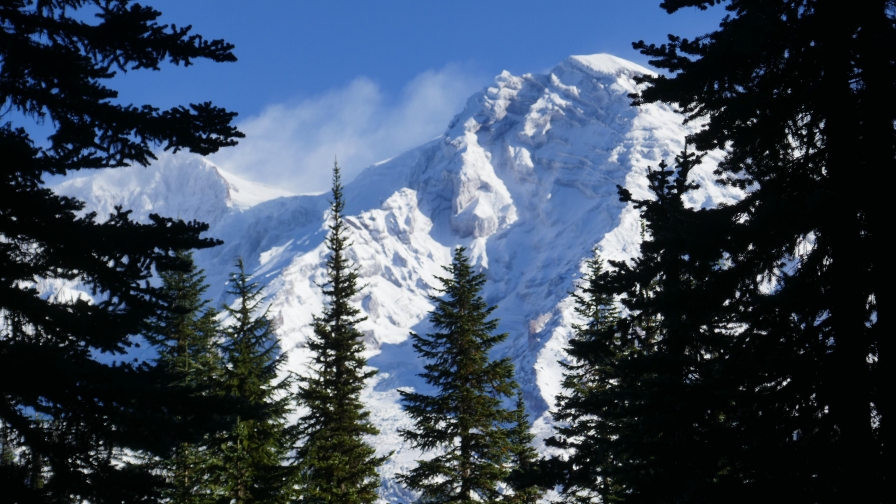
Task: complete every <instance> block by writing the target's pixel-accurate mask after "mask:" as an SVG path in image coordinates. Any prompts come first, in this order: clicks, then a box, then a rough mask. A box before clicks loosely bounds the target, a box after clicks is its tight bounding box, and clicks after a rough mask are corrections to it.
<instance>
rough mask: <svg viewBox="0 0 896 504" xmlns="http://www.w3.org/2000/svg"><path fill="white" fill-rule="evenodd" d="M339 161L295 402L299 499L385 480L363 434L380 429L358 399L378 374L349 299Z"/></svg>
mask: <svg viewBox="0 0 896 504" xmlns="http://www.w3.org/2000/svg"><path fill="white" fill-rule="evenodd" d="M344 209H345V200H344V199H343V193H342V183H341V180H340V174H339V166H338V165H336V164H334V166H333V200H332V201H331V206H330V225H329V229H330V232H329V234H328V235H327V241H326V243H327V248H328V250H329V252H330V255H329V257H328V258H327V283H326V284H325V286H324V290H323V292H324V295H326V296H327V298H329V301H328V303H327V306H326V308H325V309H324V313H323V314H322V315H320V316H316V317H315V318H314V336H313V337H312V338H310V339H309V341H308V348H309V349H310V350H311V352H312V361H311V365H310V367H309V370H308V372H309V374H308V375H307V376H304V377H302V379H301V383H300V385H299V392H298V402H299V405H300V406H303V407H304V408H306V409H307V412H306V413H305V414H304V416H303V417H302V418H301V420H300V422H299V431H300V432H301V434H302V441H301V443H300V444H299V446H298V448H297V450H296V454H297V459H298V463H299V466H300V469H301V488H300V491H301V494H302V500H303V501H308V502H336V503H340V504H342V503H345V504H349V503H370V502H374V501H375V500H376V498H377V494H376V491H377V489H378V488H379V485H380V479H379V476H378V473H377V469H378V468H379V467H380V466H381V465H382V464H383V462H385V461H386V459H387V458H388V457H376V456H375V450H374V449H373V447H371V446H370V445H369V444H368V443H367V442H366V441H365V440H364V437H365V436H373V435H376V434H378V433H379V430H378V429H377V428H376V427H374V426H373V424H372V423H371V422H370V419H369V417H370V413H369V412H368V411H367V410H365V409H364V404H363V403H362V402H361V391H362V390H363V388H364V382H365V380H367V379H368V378H371V377H372V376H374V375H375V374H376V371H375V370H372V369H368V370H365V369H364V368H365V366H366V364H367V359H365V358H364V355H363V352H364V342H363V339H362V338H363V335H362V334H361V332H360V331H359V330H358V329H357V327H356V326H357V324H358V323H359V322H361V321H363V320H365V319H364V318H362V317H359V316H358V315H359V313H360V310H358V309H357V308H355V307H354V306H352V305H351V299H352V298H353V297H355V296H356V295H357V294H358V291H359V286H358V273H357V271H356V270H355V269H354V268H353V267H352V266H351V263H350V260H349V258H348V256H347V253H348V248H349V247H350V246H351V244H350V242H349V241H348V236H347V234H348V227H347V224H346V222H345V220H344V218H343V212H344Z"/></svg>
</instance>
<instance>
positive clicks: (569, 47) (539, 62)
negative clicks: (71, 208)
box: [35, 0, 725, 193]
mask: <svg viewBox="0 0 896 504" xmlns="http://www.w3.org/2000/svg"><path fill="white" fill-rule="evenodd" d="M140 3H144V4H147V5H151V6H153V7H154V8H156V9H157V10H159V11H160V12H161V13H162V16H161V18H160V22H161V23H166V24H174V25H177V26H185V25H187V24H189V25H192V27H193V32H195V33H198V34H200V35H202V36H203V37H204V38H206V39H210V40H211V39H218V38H221V39H224V40H226V41H228V42H231V43H233V44H234V45H235V46H236V48H235V50H234V53H235V54H236V56H237V58H238V60H239V61H237V62H236V63H226V64H217V63H212V62H208V61H198V62H196V64H195V65H193V66H191V67H189V68H182V67H173V66H171V65H164V66H163V67H162V69H161V71H159V72H151V71H131V72H127V73H122V74H119V76H117V77H116V78H115V79H114V80H113V81H112V82H111V83H110V87H112V88H113V89H117V90H119V91H121V93H120V96H119V101H121V102H124V103H134V104H138V105H139V104H143V103H150V104H152V105H154V106H158V107H161V108H169V107H173V106H176V105H180V104H186V103H196V102H204V101H212V102H213V103H214V104H215V105H218V106H223V107H225V108H227V109H229V110H233V111H236V112H238V113H239V116H238V117H237V120H236V124H237V125H238V126H239V127H240V128H241V129H242V130H243V131H244V132H245V133H246V134H247V138H246V139H244V140H242V141H241V144H242V146H241V147H236V148H230V149H225V150H224V151H222V152H221V153H219V154H217V155H214V156H211V157H210V159H211V160H212V161H213V162H215V163H218V164H220V165H221V166H222V168H224V169H227V170H230V171H233V172H234V173H235V174H237V175H239V176H241V177H244V178H247V179H250V180H254V181H258V182H262V183H266V184H269V185H279V186H281V187H284V188H286V189H289V190H291V191H293V192H297V193H305V192H317V191H321V190H325V189H326V188H327V187H328V184H329V169H330V167H331V166H332V160H333V157H334V156H337V157H338V158H339V159H340V161H341V164H342V165H343V168H344V173H345V176H346V181H347V182H348V181H350V180H351V179H352V178H353V177H354V176H355V175H356V174H357V173H358V172H359V171H360V170H361V169H362V168H364V167H366V166H368V165H369V164H371V163H374V162H377V161H379V160H382V159H385V158H388V157H392V156H395V155H397V154H400V153H401V152H403V151H405V150H407V149H409V148H413V147H415V146H417V145H419V144H421V143H423V142H425V141H427V140H429V139H431V138H433V137H436V136H438V135H439V134H441V133H443V132H444V130H445V127H446V126H447V124H448V122H449V121H450V120H451V118H452V117H453V116H454V115H455V114H457V113H459V112H461V111H462V109H463V106H464V103H465V101H466V99H467V98H468V97H469V96H470V95H472V94H473V93H475V92H477V91H480V90H482V89H484V88H485V87H487V86H488V85H490V84H491V83H492V82H493V79H494V76H496V75H498V74H500V73H501V71H503V70H508V71H510V72H511V73H512V74H514V75H522V74H524V73H545V72H546V71H548V70H549V69H550V68H553V67H554V66H555V65H557V64H559V63H560V62H561V61H563V60H564V59H566V58H567V57H568V56H570V55H574V54H595V53H602V52H605V53H610V54H613V55H615V56H619V57H621V58H624V59H628V60H631V61H633V62H635V63H638V64H641V65H644V66H647V65H648V64H647V59H646V58H644V57H643V56H641V55H640V54H639V53H638V52H636V51H634V50H633V49H632V48H631V43H632V42H633V41H636V40H641V39H643V40H645V41H648V42H653V43H663V42H665V41H666V34H667V33H674V34H677V35H682V36H686V37H694V36H696V35H701V34H704V33H708V32H710V31H712V30H714V29H715V28H716V27H717V26H718V23H719V20H721V18H722V17H723V16H724V14H725V12H724V10H723V8H721V7H716V8H713V9H710V10H709V11H706V12H704V11H699V10H697V9H696V8H689V9H683V10H682V11H680V12H678V13H676V14H674V15H669V14H667V13H666V12H665V11H664V10H663V9H661V8H660V7H659V4H660V0H599V1H593V0H556V1H553V2H550V3H545V2H539V1H534V0H517V1H511V0H489V1H485V2H483V1H474V0H453V1H451V2H431V1H408V0H379V1H377V2H361V1H357V0H354V1H350V0H330V1H328V2H316V1H286V0H261V1H258V2H244V1H239V0H189V1H183V0H145V1H143V2H140ZM39 130H40V128H38V131H39ZM39 136H40V135H39V134H37V135H35V137H36V139H37V140H40V138H39ZM318 165H320V166H319V169H318V168H315V167H318Z"/></svg>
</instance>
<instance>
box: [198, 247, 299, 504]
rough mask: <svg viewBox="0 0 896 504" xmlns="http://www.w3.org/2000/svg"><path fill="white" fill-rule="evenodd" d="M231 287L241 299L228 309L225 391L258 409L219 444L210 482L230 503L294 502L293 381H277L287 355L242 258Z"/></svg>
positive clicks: (237, 422)
mask: <svg viewBox="0 0 896 504" xmlns="http://www.w3.org/2000/svg"><path fill="white" fill-rule="evenodd" d="M229 284H230V290H229V291H228V292H229V293H230V294H231V295H233V296H235V297H236V298H237V299H238V301H237V302H236V305H235V306H232V307H230V306H229V307H226V308H225V309H226V310H227V313H228V314H229V315H230V317H231V318H232V323H231V324H230V325H228V326H227V327H226V328H225V330H224V342H223V344H222V352H223V355H224V363H225V366H226V367H225V370H224V372H223V376H222V383H221V388H222V390H221V392H222V393H224V394H228V395H231V396H234V397H236V398H238V399H241V400H242V401H245V403H247V405H248V406H249V408H251V409H252V410H254V411H252V413H251V414H250V415H249V416H247V415H243V416H240V417H238V418H237V419H236V424H235V425H234V426H233V427H232V428H231V429H230V430H229V431H228V432H226V433H225V434H224V435H222V436H219V437H218V438H217V439H216V440H215V443H214V445H213V452H214V453H215V455H216V460H217V462H218V464H219V465H217V466H216V467H215V468H214V469H215V473H214V474H213V475H212V477H211V479H212V482H213V483H214V484H215V486H216V487H217V491H218V492H219V493H221V494H222V495H223V496H224V501H225V502H232V503H235V504H252V503H266V504H276V503H285V502H290V501H291V500H292V497H293V487H294V484H295V478H294V476H295V470H294V468H293V467H291V466H290V465H285V462H286V459H287V455H288V451H289V449H290V447H291V446H292V444H293V442H294V440H293V438H292V433H291V429H290V428H289V427H288V425H287V419H286V417H287V415H288V414H289V413H290V412H291V411H292V396H291V388H292V379H291V378H289V377H287V378H284V379H282V380H280V381H277V379H278V375H279V374H280V371H281V368H282V367H283V364H284V362H285V359H286V355H285V354H283V353H282V352H281V351H280V345H279V342H278V340H277V336H276V335H275V334H274V332H273V328H272V327H271V320H270V318H269V317H268V314H267V312H264V313H259V309H260V306H261V303H262V301H263V298H262V293H261V287H260V286H259V285H258V284H257V283H254V282H251V281H250V279H249V275H247V274H246V271H245V269H244V268H243V261H242V260H239V261H238V262H237V271H236V272H234V273H231V274H230V282H229Z"/></svg>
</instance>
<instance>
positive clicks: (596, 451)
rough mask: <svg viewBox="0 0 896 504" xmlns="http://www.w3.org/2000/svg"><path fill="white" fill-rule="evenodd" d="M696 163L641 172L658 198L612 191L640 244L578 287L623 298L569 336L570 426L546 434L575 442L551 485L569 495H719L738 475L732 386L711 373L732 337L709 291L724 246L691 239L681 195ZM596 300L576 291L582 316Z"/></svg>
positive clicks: (566, 403)
mask: <svg viewBox="0 0 896 504" xmlns="http://www.w3.org/2000/svg"><path fill="white" fill-rule="evenodd" d="M699 161H700V157H699V156H696V155H695V154H693V153H687V152H685V153H683V154H682V155H680V156H678V157H677V158H676V166H675V167H674V168H670V167H668V166H667V165H666V164H665V163H661V164H660V167H659V169H658V170H649V173H648V181H649V184H650V188H651V189H652V191H653V193H654V196H655V198H654V199H649V200H634V199H632V197H631V194H629V193H628V192H627V191H626V190H624V189H620V192H621V196H622V199H623V201H631V202H633V203H634V205H635V207H636V208H638V209H640V210H641V212H642V215H643V218H644V223H645V226H646V230H645V231H646V232H645V241H644V242H643V243H642V245H641V255H640V256H639V257H638V258H636V259H635V260H634V261H632V263H624V262H614V263H613V265H614V266H615V268H616V269H615V270H614V271H613V272H612V273H610V274H602V275H599V276H594V275H592V277H591V278H590V279H589V280H590V281H589V285H590V288H588V289H586V291H588V290H590V291H592V292H594V293H596V295H597V299H601V298H602V299H603V302H604V303H608V302H612V299H613V298H614V297H616V296H619V300H620V302H621V303H622V304H623V305H624V306H625V308H626V311H627V313H626V315H625V316H624V317H620V318H616V317H615V315H614V317H613V318H616V319H615V320H608V321H606V322H608V323H607V324H606V325H605V326H604V327H603V328H602V330H586V331H583V329H587V327H585V328H583V327H579V328H577V336H576V338H574V339H573V340H572V342H571V346H570V354H571V356H573V357H574V359H575V360H574V363H573V364H572V365H571V366H569V367H568V368H567V369H568V370H569V372H568V374H567V377H566V378H567V380H566V381H565V383H564V385H565V387H566V388H567V389H568V390H569V391H568V392H567V393H566V395H562V396H561V397H560V401H559V402H560V409H559V411H558V413H557V415H556V418H557V419H558V420H560V421H561V422H565V423H566V426H564V427H561V428H560V429H559V434H560V435H559V436H556V437H555V438H553V439H552V440H551V441H550V444H553V445H555V446H559V447H563V448H568V449H571V452H572V453H570V454H569V457H568V459H563V458H561V459H559V460H556V461H554V463H553V466H554V467H555V468H558V469H559V470H558V471H557V472H556V473H555V474H554V477H555V481H554V483H557V484H560V485H561V486H562V487H563V491H564V493H565V494H566V495H567V496H569V498H570V499H571V500H574V501H578V502H617V501H618V502H657V503H660V502H670V499H695V500H706V501H712V500H717V499H722V498H723V497H724V496H725V493H724V492H722V491H721V489H722V488H724V487H725V485H726V484H727V483H728V482H729V481H730V480H731V478H732V474H733V473H734V472H735V471H733V470H732V467H731V465H730V460H729V459H728V457H729V455H730V454H731V453H732V452H736V451H737V447H736V446H732V445H731V444H730V440H728V439H726V438H725V436H724V432H725V430H726V429H727V428H728V424H727V423H726V421H727V420H726V419H728V418H730V413H731V410H730V408H729V403H728V401H727V400H728V399H729V398H730V397H731V394H732V393H729V394H725V393H724V380H720V377H719V375H718V369H719V366H720V364H721V362H722V361H723V358H724V357H725V356H726V354H727V349H728V345H729V344H730V338H729V337H728V335H727V333H725V332H724V331H722V330H721V328H722V327H723V326H724V323H725V321H726V314H728V315H730V311H728V310H729V309H730V307H726V305H725V303H724V300H721V299H717V298H713V297H712V296H711V295H709V294H708V293H707V291H706V290H705V280H706V278H707V277H708V276H709V275H711V274H712V273H713V272H714V271H715V270H716V269H717V268H718V265H719V260H720V259H721V258H722V255H721V252H720V251H717V250H714V249H701V248H700V247H697V246H694V244H695V243H698V242H699V237H698V235H699V234H700V233H701V232H703V231H706V230H707V228H706V227H700V226H695V225H694V220H693V219H694V218H695V215H697V216H699V215H701V214H695V213H694V212H692V211H690V210H689V209H687V208H686V207H685V206H684V202H683V196H684V194H685V193H686V192H687V191H689V190H692V189H693V188H694V186H693V184H691V183H689V182H688V180H687V179H688V173H689V171H690V170H691V169H692V168H693V167H694V166H696V164H697V163H699ZM709 222H711V221H710V220H705V221H703V224H704V225H705V224H708V223H709ZM593 299H595V294H591V296H589V297H588V298H585V297H584V296H582V297H580V298H579V299H578V302H579V306H580V309H581V308H582V307H585V309H584V310H581V311H580V313H582V314H583V315H584V314H587V313H594V312H595V309H594V308H593V307H590V306H589V305H590V304H591V302H592V300H593ZM684 299H688V300H689V302H688V304H686V303H683V302H682V300H684ZM689 303H694V304H693V305H691V304H689ZM598 313H599V312H598ZM597 318H598V320H599V319H600V317H599V315H598V317H597ZM591 325H592V326H593V327H598V326H599V325H600V324H599V323H592V324H591ZM583 371H584V372H583ZM585 376H588V377H589V378H584V377H585ZM580 380H581V383H582V384H584V386H580V385H579V384H580ZM589 381H590V383H589ZM720 391H721V393H720Z"/></svg>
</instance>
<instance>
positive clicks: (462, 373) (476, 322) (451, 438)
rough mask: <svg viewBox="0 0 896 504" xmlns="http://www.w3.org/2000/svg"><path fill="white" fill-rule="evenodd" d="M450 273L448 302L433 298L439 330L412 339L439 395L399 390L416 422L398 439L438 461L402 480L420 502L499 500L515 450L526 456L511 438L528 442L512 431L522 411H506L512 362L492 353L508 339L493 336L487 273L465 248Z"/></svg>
mask: <svg viewBox="0 0 896 504" xmlns="http://www.w3.org/2000/svg"><path fill="white" fill-rule="evenodd" d="M445 271H447V272H448V273H449V274H450V277H446V278H439V280H440V281H441V282H442V289H440V291H439V292H442V293H443V294H444V297H442V298H440V297H436V296H432V297H431V298H430V299H431V300H432V301H433V302H434V303H435V305H436V307H435V309H434V310H433V311H432V313H430V316H429V318H430V321H431V322H432V325H433V327H434V328H435V329H437V330H439V332H434V333H430V334H427V335H425V336H422V335H419V334H414V333H412V334H411V340H412V341H413V345H414V349H415V350H416V351H417V354H418V355H419V356H420V357H422V358H423V359H425V360H426V362H427V364H425V365H424V369H425V371H424V372H423V373H421V374H420V376H421V377H422V378H423V379H424V381H426V383H427V384H428V385H430V386H432V387H434V388H435V394H434V395H428V394H423V393H419V392H408V391H399V392H400V394H401V396H402V403H403V405H404V409H405V411H406V412H407V413H408V416H410V418H411V420H413V422H414V428H413V429H403V430H401V431H400V433H401V436H402V437H403V438H404V439H405V440H407V441H408V442H410V443H411V445H412V446H413V447H414V448H418V449H421V450H423V451H424V452H433V453H435V454H436V455H435V456H434V457H433V458H431V459H428V460H419V461H418V462H417V467H415V468H414V469H411V470H410V471H409V472H407V473H405V474H401V475H399V476H398V479H399V480H400V481H401V482H402V483H403V484H404V485H405V486H407V487H408V488H410V489H412V490H414V491H417V492H419V493H420V500H419V502H421V503H422V502H425V503H448V502H451V503H470V504H472V503H474V502H486V503H488V502H501V501H502V499H503V498H504V496H503V495H502V490H501V487H502V486H503V485H505V484H506V483H508V478H509V476H510V473H511V469H512V467H511V466H512V464H513V462H514V461H513V458H512V457H511V452H514V455H516V456H517V457H521V459H523V460H526V459H527V458H528V453H527V452H526V451H525V448H524V447H522V446H521V445H520V444H519V443H521V442H522V440H521V439H517V440H516V441H517V443H516V444H515V445H514V443H512V439H511V436H512V434H516V435H517V438H521V437H523V434H522V433H521V432H519V429H516V430H515V427H516V426H515V425H514V421H517V422H519V421H520V420H521V418H520V415H522V414H523V413H522V412H519V411H518V412H517V414H516V415H514V412H513V411H510V410H508V409H506V408H505V407H504V402H505V401H506V400H507V399H508V398H510V397H513V395H514V391H515V389H516V388H517V384H516V382H515V381H514V379H513V364H512V363H511V362H510V359H507V358H505V359H501V360H491V359H490V358H489V355H488V354H489V351H490V350H491V349H492V348H493V347H494V346H495V345H496V344H498V343H500V342H501V341H503V340H504V339H506V338H507V334H506V333H502V334H492V332H494V330H495V329H497V327H498V321H497V320H495V319H492V320H489V319H488V317H489V316H490V315H491V313H492V312H493V311H494V310H495V308H496V307H495V306H492V307H488V306H487V305H486V303H485V301H484V300H483V299H482V296H481V295H480V292H481V291H482V287H483V285H484V284H485V275H483V274H481V273H474V272H473V267H472V266H471V265H470V264H469V261H468V259H467V257H466V254H465V249H464V248H463V247H458V248H457V249H456V250H455V252H454V257H453V259H452V262H451V265H450V266H447V267H445Z"/></svg>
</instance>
